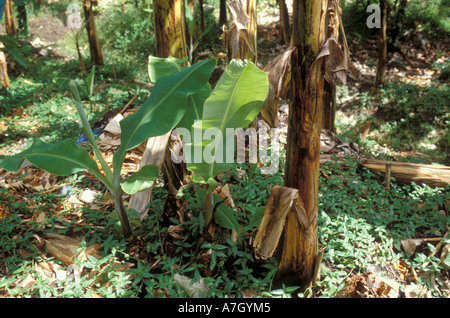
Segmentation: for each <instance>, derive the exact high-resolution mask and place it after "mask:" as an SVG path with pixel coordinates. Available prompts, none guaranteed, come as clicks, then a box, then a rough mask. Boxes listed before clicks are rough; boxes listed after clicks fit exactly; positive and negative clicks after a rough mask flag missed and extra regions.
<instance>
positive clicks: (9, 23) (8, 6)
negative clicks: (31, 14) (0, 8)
mask: <svg viewBox="0 0 450 318" xmlns="http://www.w3.org/2000/svg"><path fill="white" fill-rule="evenodd" d="M5 28H6V34H9V35H12V36H16V34H17V30H16V27H15V25H14V15H13V8H12V1H11V0H6V2H5Z"/></svg>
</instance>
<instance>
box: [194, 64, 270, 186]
mask: <svg viewBox="0 0 450 318" xmlns="http://www.w3.org/2000/svg"><path fill="white" fill-rule="evenodd" d="M268 91H269V80H268V77H267V74H266V73H265V72H263V71H262V70H260V69H259V68H258V67H256V66H255V65H254V64H253V63H252V62H251V61H248V62H247V61H241V60H232V61H231V62H230V64H229V65H228V67H227V69H226V70H225V72H224V73H223V75H222V77H221V78H220V80H219V81H218V83H217V85H216V86H215V88H214V90H213V91H212V93H211V95H210V96H209V97H208V98H207V100H206V101H205V104H204V106H203V116H202V120H201V121H197V122H195V123H194V125H193V129H194V139H195V130H196V131H198V132H199V131H201V133H202V140H201V141H199V140H193V142H192V143H187V145H186V146H188V147H189V146H191V151H190V154H191V158H190V160H188V163H187V168H188V169H189V170H190V171H192V172H194V173H195V174H198V175H200V176H201V177H202V178H203V181H205V182H207V181H208V180H209V179H210V178H214V177H215V176H216V175H217V174H219V173H220V172H223V171H227V170H229V169H230V168H231V167H232V164H233V161H234V153H231V155H230V151H231V152H233V151H234V130H235V129H237V128H246V127H248V126H249V124H250V123H251V122H252V121H253V119H254V118H255V117H256V116H257V115H258V113H259V112H260V110H261V107H262V105H263V103H264V101H265V99H266V97H267V93H268ZM211 129H212V131H213V132H217V133H218V134H217V135H215V136H214V138H212V139H210V140H204V139H206V138H207V137H208V136H207V135H205V132H211ZM211 137H212V136H211ZM199 149H201V154H202V158H201V160H199V158H198V156H196V153H197V154H198V150H199ZM227 150H228V153H227ZM205 155H208V158H205ZM227 156H228V158H227ZM230 158H231V160H230ZM227 159H228V160H227ZM199 161H200V162H199ZM230 161H231V162H230Z"/></svg>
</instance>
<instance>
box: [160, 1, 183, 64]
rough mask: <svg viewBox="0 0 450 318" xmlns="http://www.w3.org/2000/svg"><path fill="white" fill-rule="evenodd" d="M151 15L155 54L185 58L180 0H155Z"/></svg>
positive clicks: (181, 2)
mask: <svg viewBox="0 0 450 318" xmlns="http://www.w3.org/2000/svg"><path fill="white" fill-rule="evenodd" d="M153 15H154V19H155V20H154V23H155V34H156V55H157V56H158V57H169V56H173V57H176V58H185V57H186V56H187V55H188V54H187V47H186V32H185V30H186V28H185V21H184V15H183V1H182V0H155V1H154V2H153Z"/></svg>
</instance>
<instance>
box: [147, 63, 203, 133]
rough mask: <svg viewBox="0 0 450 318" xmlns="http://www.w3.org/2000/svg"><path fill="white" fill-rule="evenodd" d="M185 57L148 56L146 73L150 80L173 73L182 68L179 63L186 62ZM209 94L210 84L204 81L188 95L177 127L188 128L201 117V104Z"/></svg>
mask: <svg viewBox="0 0 450 318" xmlns="http://www.w3.org/2000/svg"><path fill="white" fill-rule="evenodd" d="M186 60H187V58H185V59H177V58H174V57H168V58H160V57H155V56H150V57H149V58H148V74H149V77H150V81H151V82H153V83H154V82H156V80H157V79H158V78H161V77H164V76H167V75H170V74H174V73H176V72H179V71H181V70H183V69H184V67H183V66H182V65H181V64H182V63H184V62H186ZM210 94H211V85H210V84H209V83H206V84H205V86H203V87H202V89H201V90H199V91H198V92H197V93H195V94H192V95H190V96H189V97H188V105H187V109H186V113H185V114H184V116H183V118H181V120H180V122H179V123H178V125H177V127H183V128H187V129H190V128H191V126H192V124H193V123H194V121H195V120H199V119H201V118H202V114H203V104H204V103H205V100H206V99H207V98H208V97H209V95H210Z"/></svg>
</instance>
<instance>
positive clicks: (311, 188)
mask: <svg viewBox="0 0 450 318" xmlns="http://www.w3.org/2000/svg"><path fill="white" fill-rule="evenodd" d="M327 3H328V1H327V0H298V1H294V8H293V29H292V32H293V33H292V45H294V46H295V47H296V51H295V53H294V54H293V55H292V60H291V63H292V64H291V65H292V78H291V85H292V86H291V94H292V96H291V101H290V105H289V117H288V127H289V128H288V135H287V150H286V167H285V176H284V184H285V186H287V187H292V188H295V189H298V190H299V193H300V197H301V199H302V200H303V203H304V208H305V212H306V216H307V219H308V221H309V226H308V227H305V226H300V223H299V219H298V217H297V215H296V214H295V213H290V214H289V216H288V218H287V219H286V223H285V230H284V231H285V232H284V244H283V248H282V256H281V260H280V264H279V267H278V271H277V278H276V279H277V281H278V282H283V283H286V284H292V283H295V284H300V286H301V287H302V288H307V287H308V286H309V284H310V283H311V282H312V280H313V279H314V277H313V272H314V265H315V260H316V258H317V254H318V241H317V216H318V191H319V159H320V130H321V128H322V108H323V87H324V73H323V72H324V70H323V61H322V60H320V62H318V63H314V61H315V59H316V57H317V56H318V54H319V50H320V45H321V44H322V42H323V41H324V39H325V19H324V15H325V14H324V11H325V10H326V9H327Z"/></svg>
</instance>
